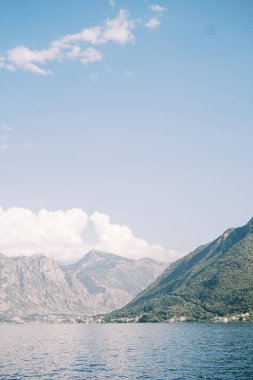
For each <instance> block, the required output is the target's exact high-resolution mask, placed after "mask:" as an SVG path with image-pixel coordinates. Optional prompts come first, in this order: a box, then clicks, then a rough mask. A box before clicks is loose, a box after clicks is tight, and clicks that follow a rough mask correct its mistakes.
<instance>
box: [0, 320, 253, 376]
mask: <svg viewBox="0 0 253 380" xmlns="http://www.w3.org/2000/svg"><path fill="white" fill-rule="evenodd" d="M0 339H1V343H0V344H1V351H0V379H1V380H2V379H15V380H18V379H24V378H30V379H115V380H116V379H161V380H162V379H178V380H179V379H181V380H182V379H187V380H188V379H194V380H195V379H204V380H207V379H210V380H215V379H217V380H218V379H226V380H228V379H229V380H230V379H231V380H232V379H242V380H243V379H245V380H249V379H253V362H252V358H253V325H246V324H193V323H182V324H118V325H115V324H108V325H0Z"/></svg>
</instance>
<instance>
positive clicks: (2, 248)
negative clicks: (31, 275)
mask: <svg viewBox="0 0 253 380" xmlns="http://www.w3.org/2000/svg"><path fill="white" fill-rule="evenodd" d="M88 227H89V228H91V229H92V232H93V233H94V235H95V241H92V242H91V241H90V240H89V238H88V232H87V231H88ZM90 249H100V250H103V251H107V252H111V253H115V254H119V255H121V256H124V257H128V258H132V259H139V258H144V257H149V258H152V259H156V260H161V261H165V262H170V261H173V260H176V259H177V258H179V257H181V256H182V255H180V254H179V253H178V252H175V251H173V250H168V249H166V248H164V247H162V246H160V245H156V244H150V243H149V242H147V241H146V240H144V239H141V238H138V237H136V236H135V235H134V233H133V232H132V230H131V229H130V228H129V227H127V226H124V225H118V224H112V223H111V220H110V217H109V216H108V215H105V214H103V213H100V212H98V211H96V212H94V213H93V214H92V215H91V216H88V215H87V213H85V212H84V211H83V210H82V209H72V210H67V211H62V210H58V211H48V210H40V211H39V212H37V213H34V212H32V211H31V210H28V209H24V208H18V207H13V208H9V209H7V210H4V209H2V208H0V252H2V253H4V254H6V255H8V256H18V255H27V256H30V255H33V254H44V255H46V256H49V257H52V258H53V259H55V260H58V261H61V262H72V261H75V260H78V259H79V258H81V257H82V256H83V255H84V254H85V253H87V252H88V251H89V250H90Z"/></svg>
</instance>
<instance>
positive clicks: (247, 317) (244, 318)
mask: <svg viewBox="0 0 253 380" xmlns="http://www.w3.org/2000/svg"><path fill="white" fill-rule="evenodd" d="M108 322H109V323H143V322H146V321H145V319H143V315H140V316H136V317H121V318H111V319H110V320H109V321H108V320H106V319H105V317H104V316H103V315H98V316H90V317H89V316H80V315H78V316H76V315H72V316H71V315H61V314H58V315H56V314H49V315H36V316H32V317H29V318H21V317H19V316H14V317H11V318H9V319H0V324H41V323H44V324H63V323H65V324H78V323H86V324H89V323H108ZM150 322H152V321H150ZM163 322H164V323H180V322H198V321H193V320H189V319H188V318H187V317H186V316H174V317H171V318H170V319H169V320H167V321H163ZM199 322H203V321H199ZM205 322H214V323H229V322H252V315H251V314H250V313H239V314H233V315H229V316H215V317H214V318H212V319H210V320H208V321H205Z"/></svg>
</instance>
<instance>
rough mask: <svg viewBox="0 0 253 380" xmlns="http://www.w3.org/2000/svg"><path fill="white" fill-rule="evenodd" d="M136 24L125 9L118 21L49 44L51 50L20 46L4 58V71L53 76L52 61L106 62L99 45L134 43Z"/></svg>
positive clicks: (1, 62) (1, 60) (1, 65)
mask: <svg viewBox="0 0 253 380" xmlns="http://www.w3.org/2000/svg"><path fill="white" fill-rule="evenodd" d="M133 28H134V22H133V20H131V19H130V17H129V13H128V11H127V10H125V9H121V10H120V11H119V13H118V15H117V17H116V18H114V19H107V20H106V21H105V22H104V23H103V25H101V26H95V27H90V28H85V29H83V30H81V31H80V32H79V33H75V34H67V35H65V36H63V37H62V38H60V39H58V40H54V41H52V42H51V43H50V44H49V47H48V48H47V49H42V50H32V49H30V48H29V47H27V46H23V45H20V46H16V47H15V48H13V49H10V50H8V51H7V52H6V53H5V54H2V55H1V56H0V69H6V70H8V71H17V70H23V71H30V72H32V73H34V74H39V75H50V74H51V71H50V70H48V69H47V68H44V66H45V65H46V64H48V63H49V62H63V61H66V60H68V61H76V60H78V61H79V62H81V63H84V64H88V63H92V62H98V61H101V60H102V59H103V53H102V52H101V50H99V49H98V46H103V45H105V44H107V43H109V42H112V43H115V44H118V45H125V44H127V43H130V42H133V41H134V35H133ZM95 46H96V47H95Z"/></svg>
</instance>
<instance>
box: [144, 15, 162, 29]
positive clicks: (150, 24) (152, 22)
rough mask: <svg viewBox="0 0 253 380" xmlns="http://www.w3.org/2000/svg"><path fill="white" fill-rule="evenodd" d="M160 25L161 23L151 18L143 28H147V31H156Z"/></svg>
mask: <svg viewBox="0 0 253 380" xmlns="http://www.w3.org/2000/svg"><path fill="white" fill-rule="evenodd" d="M160 24H161V21H160V20H159V19H158V18H156V17H152V18H151V19H150V20H149V21H148V22H147V23H146V24H145V27H146V28H148V29H156V28H158V26H160Z"/></svg>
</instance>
